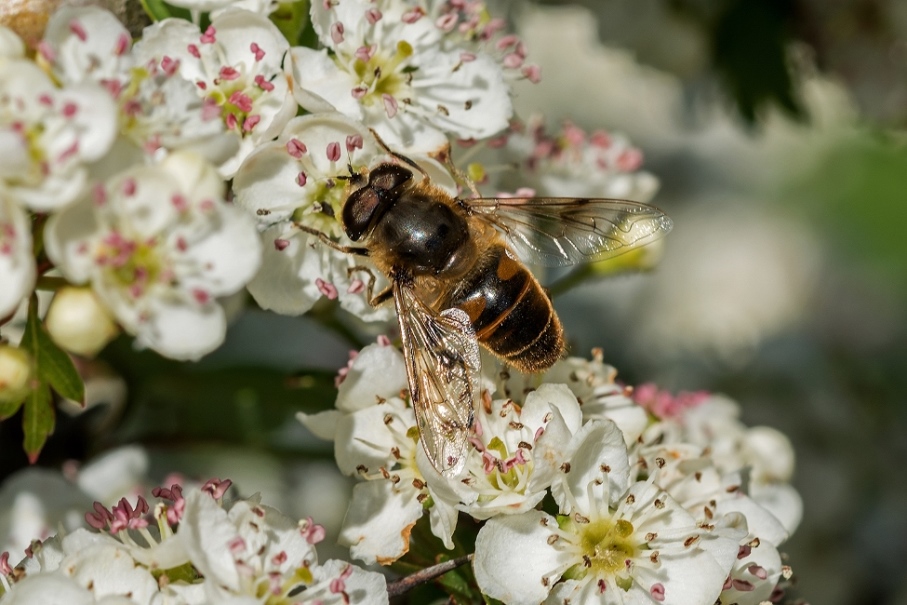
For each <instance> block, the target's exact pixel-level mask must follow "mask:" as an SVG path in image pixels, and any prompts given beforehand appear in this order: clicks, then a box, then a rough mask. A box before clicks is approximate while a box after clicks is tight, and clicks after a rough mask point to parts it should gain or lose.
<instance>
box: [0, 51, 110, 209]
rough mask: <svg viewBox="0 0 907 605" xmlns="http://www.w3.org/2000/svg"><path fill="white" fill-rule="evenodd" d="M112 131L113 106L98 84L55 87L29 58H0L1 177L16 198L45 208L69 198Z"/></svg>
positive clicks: (101, 153) (55, 206) (81, 189)
mask: <svg viewBox="0 0 907 605" xmlns="http://www.w3.org/2000/svg"><path fill="white" fill-rule="evenodd" d="M115 135H116V110H115V107H114V104H113V101H111V100H110V98H109V96H108V95H107V93H106V92H105V91H104V90H103V89H102V88H100V87H99V86H97V85H94V84H91V83H83V84H77V85H73V86H69V87H66V88H63V89H58V88H56V87H55V86H54V84H53V82H51V80H50V79H49V78H48V77H47V76H46V75H45V74H44V72H43V71H41V69H40V68H39V67H38V66H37V65H35V64H34V63H32V62H30V61H26V60H24V59H23V60H19V59H0V155H2V156H3V158H4V161H3V165H2V166H0V183H2V184H4V185H5V187H6V190H7V192H8V195H9V196H11V197H12V198H13V199H14V200H16V201H17V202H19V203H20V204H22V205H24V206H26V207H27V208H29V209H32V210H35V211H38V212H46V211H50V210H56V209H59V208H62V207H63V206H65V205H67V204H69V203H71V202H72V201H73V200H75V199H76V198H77V197H78V196H79V195H81V194H82V193H83V192H84V190H85V189H86V187H87V186H88V183H89V176H88V175H89V173H88V168H87V167H86V165H87V164H88V163H90V162H93V161H95V160H97V159H99V158H101V157H102V156H104V154H106V153H107V150H108V149H109V148H110V146H111V144H112V143H113V140H114V137H115Z"/></svg>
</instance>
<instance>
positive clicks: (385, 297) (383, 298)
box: [368, 286, 394, 307]
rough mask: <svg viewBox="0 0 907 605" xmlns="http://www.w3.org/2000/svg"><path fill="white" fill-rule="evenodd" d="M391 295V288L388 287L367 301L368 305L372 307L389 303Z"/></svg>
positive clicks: (392, 290) (392, 289) (392, 291)
mask: <svg viewBox="0 0 907 605" xmlns="http://www.w3.org/2000/svg"><path fill="white" fill-rule="evenodd" d="M393 295H394V288H393V286H388V287H386V288H385V289H384V290H381V292H378V294H376V295H375V296H374V297H373V298H371V299H369V301H368V304H370V305H371V306H373V307H377V306H380V305H383V304H384V303H386V302H387V301H389V300H390V299H391V297H392V296H393Z"/></svg>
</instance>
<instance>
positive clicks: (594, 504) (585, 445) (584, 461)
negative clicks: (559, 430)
mask: <svg viewBox="0 0 907 605" xmlns="http://www.w3.org/2000/svg"><path fill="white" fill-rule="evenodd" d="M565 457H566V458H567V460H568V461H569V465H570V466H569V471H568V472H564V473H562V474H561V475H560V476H559V477H558V478H557V479H556V480H555V481H554V483H553V484H552V486H551V494H552V495H553V496H554V499H555V500H556V501H557V503H558V506H559V507H560V509H561V511H563V512H565V513H573V512H579V513H580V514H583V515H586V516H588V515H589V513H590V512H592V511H596V510H599V509H600V508H601V507H603V506H605V505H606V504H611V505H614V504H615V503H616V502H617V499H619V498H621V497H622V496H623V494H624V492H625V491H626V489H627V482H628V480H629V474H630V462H629V458H628V456H627V447H626V445H624V437H623V434H622V433H621V432H620V429H618V428H617V425H615V424H614V423H613V422H611V421H609V420H603V421H600V420H593V421H591V422H589V423H587V424H586V426H584V427H583V428H582V429H581V430H580V431H579V432H578V433H577V434H576V435H575V436H574V438H573V441H572V442H571V443H570V444H569V445H568V446H567V449H566V452H565ZM605 469H607V472H606V470H605ZM600 479H605V480H604V481H603V482H601V483H598V480H600ZM568 493H569V495H568ZM574 507H575V508H576V510H574Z"/></svg>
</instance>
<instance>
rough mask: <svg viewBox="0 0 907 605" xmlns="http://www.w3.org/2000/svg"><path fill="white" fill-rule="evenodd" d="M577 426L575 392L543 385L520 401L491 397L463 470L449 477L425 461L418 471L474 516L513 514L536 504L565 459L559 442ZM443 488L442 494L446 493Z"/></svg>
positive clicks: (482, 411)
mask: <svg viewBox="0 0 907 605" xmlns="http://www.w3.org/2000/svg"><path fill="white" fill-rule="evenodd" d="M581 425H582V412H581V411H580V408H579V404H578V403H577V401H576V397H575V396H574V395H573V394H572V393H571V392H570V390H569V389H567V387H566V386H564V385H555V384H543V385H541V386H540V387H539V388H538V389H536V390H534V391H532V392H531V393H529V394H528V395H527V396H526V400H525V402H524V403H523V405H522V406H518V405H517V404H515V403H514V402H513V401H512V400H509V399H506V400H504V399H499V400H496V401H491V400H490V398H489V399H488V400H487V401H486V402H484V403H483V406H482V407H481V408H480V409H479V410H478V412H477V414H476V418H475V422H474V424H473V430H474V432H475V435H474V436H473V437H472V438H471V439H470V443H471V445H472V448H471V449H470V451H469V453H468V454H467V457H466V464H465V468H464V470H463V472H461V473H460V474H459V475H458V476H456V477H453V478H451V479H448V478H446V477H443V476H441V475H440V474H439V473H438V472H437V471H436V470H435V469H434V468H432V467H431V465H430V464H428V463H427V461H425V462H424V463H423V464H422V465H421V466H420V468H421V470H422V474H423V475H424V477H425V478H426V480H427V481H428V485H429V487H430V488H434V487H439V488H440V487H442V486H444V484H445V483H447V484H448V485H447V486H446V487H447V489H446V490H444V491H441V490H440V489H439V490H438V497H440V498H445V497H446V498H447V499H450V498H451V497H453V500H452V501H450V500H449V502H450V504H452V505H454V506H456V507H457V508H459V509H460V510H462V511H465V512H467V513H469V514H470V515H472V516H473V517H474V518H476V519H488V518H490V517H493V516H496V515H500V514H518V513H522V512H524V511H526V510H529V509H530V508H532V507H534V506H536V505H537V504H538V503H539V502H540V501H541V500H542V498H544V496H545V494H546V493H547V490H548V487H549V486H550V485H551V482H552V481H553V480H554V478H555V477H556V476H557V474H558V472H559V468H560V466H561V465H562V464H563V462H564V461H565V451H564V446H565V444H566V443H568V442H569V441H570V439H571V438H572V437H573V434H574V433H576V432H577V431H578V430H579V429H580V426H581ZM445 492H446V493H445Z"/></svg>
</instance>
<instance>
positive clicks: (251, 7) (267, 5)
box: [170, 0, 301, 18]
mask: <svg viewBox="0 0 907 605" xmlns="http://www.w3.org/2000/svg"><path fill="white" fill-rule="evenodd" d="M300 1H301V0H289V1H282V2H278V0H173V2H170V4H172V5H173V6H181V7H183V8H188V9H189V10H190V11H193V12H194V14H197V13H199V12H210V13H211V17H212V18H216V17H218V16H219V15H221V14H223V13H224V12H225V11H228V10H231V9H237V8H239V9H243V10H247V11H251V12H253V13H258V14H260V15H270V14H271V13H273V12H274V11H276V10H277V9H278V8H279V6H280V5H281V4H290V3H293V2H300Z"/></svg>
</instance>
